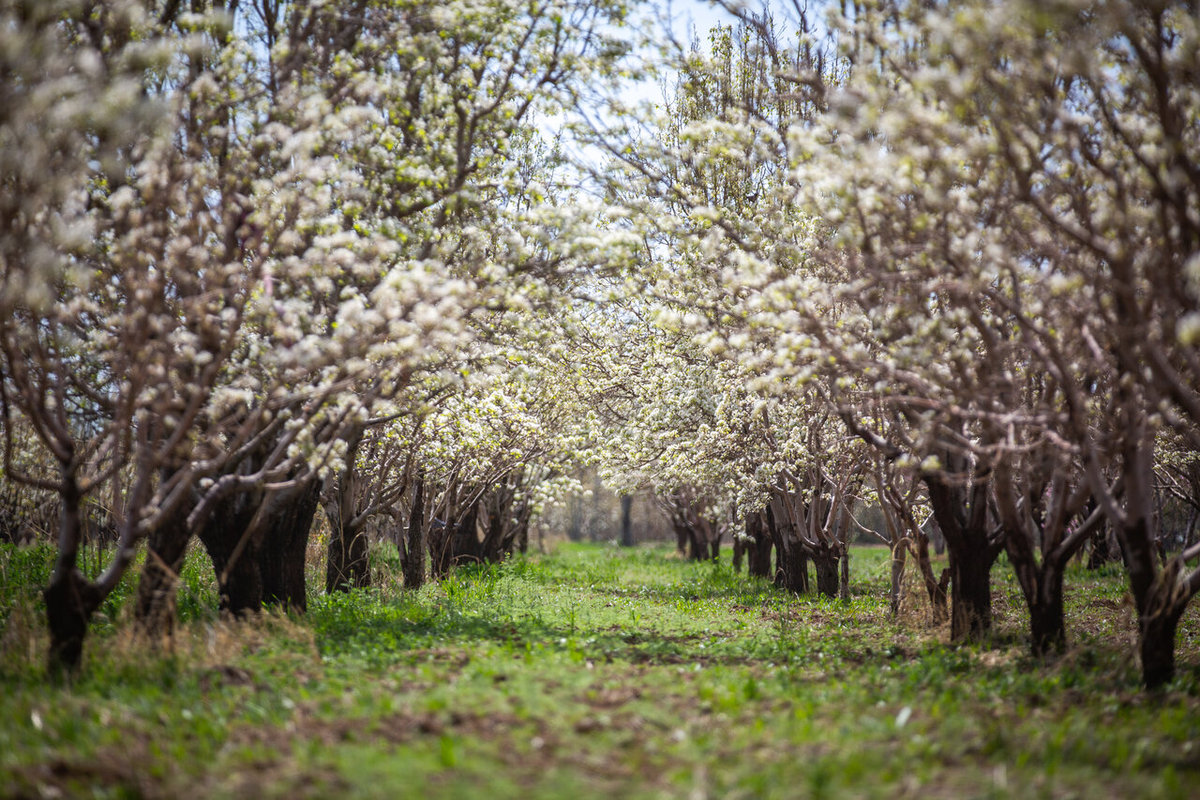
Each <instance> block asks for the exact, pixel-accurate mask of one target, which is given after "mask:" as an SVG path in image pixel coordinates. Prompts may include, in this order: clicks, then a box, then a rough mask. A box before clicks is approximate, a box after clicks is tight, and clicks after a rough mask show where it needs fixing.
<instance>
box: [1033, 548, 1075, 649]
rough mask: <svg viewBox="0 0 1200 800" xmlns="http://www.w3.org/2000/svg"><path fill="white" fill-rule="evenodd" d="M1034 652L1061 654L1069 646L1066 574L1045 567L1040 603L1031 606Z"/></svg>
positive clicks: (1038, 599) (1039, 592)
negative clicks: (1066, 617) (1064, 586)
mask: <svg viewBox="0 0 1200 800" xmlns="http://www.w3.org/2000/svg"><path fill="white" fill-rule="evenodd" d="M1027 605H1029V630H1030V635H1031V638H1032V641H1031V649H1032V651H1033V654H1034V655H1035V656H1044V655H1049V654H1051V653H1061V652H1062V651H1063V650H1065V649H1066V647H1067V628H1066V623H1065V621H1064V619H1063V574H1062V570H1060V569H1057V568H1053V567H1052V568H1047V567H1045V566H1043V568H1042V570H1041V576H1040V580H1039V581H1038V593H1037V602H1035V603H1032V604H1029V603H1028V602H1027Z"/></svg>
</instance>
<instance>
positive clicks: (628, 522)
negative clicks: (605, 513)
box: [621, 494, 633, 547]
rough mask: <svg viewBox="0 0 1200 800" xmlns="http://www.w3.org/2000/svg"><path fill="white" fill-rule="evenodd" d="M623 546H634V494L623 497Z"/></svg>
mask: <svg viewBox="0 0 1200 800" xmlns="http://www.w3.org/2000/svg"><path fill="white" fill-rule="evenodd" d="M621 547H633V495H631V494H627V495H623V496H622V497H621Z"/></svg>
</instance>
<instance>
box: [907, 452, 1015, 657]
mask: <svg viewBox="0 0 1200 800" xmlns="http://www.w3.org/2000/svg"><path fill="white" fill-rule="evenodd" d="M946 460H947V463H950V462H951V461H952V460H953V457H952V456H950V457H947V459H946ZM962 471H963V470H962V469H960V470H959V472H962ZM923 480H924V481H925V486H926V489H927V490H928V494H929V502H930V506H931V507H932V509H933V514H934V521H935V522H936V523H937V527H938V529H939V530H940V531H941V532H942V536H943V538H944V539H945V540H946V549H947V551H948V552H949V555H950V600H951V608H950V640H951V641H953V642H962V641H978V640H980V639H982V638H983V637H984V636H986V635H987V633H988V632H989V631H991V629H992V588H991V571H992V564H993V563H994V562H995V560H996V556H997V555H999V552H1000V550H999V548H998V547H997V546H995V545H993V544H992V543H991V542H990V541H989V539H988V529H987V489H988V481H987V479H986V476H984V475H981V474H976V475H974V476H972V479H971V481H970V483H969V484H968V485H966V486H963V485H959V484H957V483H953V482H951V481H949V480H947V479H946V478H945V477H943V476H942V475H941V474H940V473H939V474H929V475H925V476H923Z"/></svg>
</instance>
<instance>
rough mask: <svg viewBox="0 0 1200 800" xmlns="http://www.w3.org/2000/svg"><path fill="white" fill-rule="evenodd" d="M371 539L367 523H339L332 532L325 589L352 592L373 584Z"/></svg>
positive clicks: (330, 592)
mask: <svg viewBox="0 0 1200 800" xmlns="http://www.w3.org/2000/svg"><path fill="white" fill-rule="evenodd" d="M368 544H369V541H368V538H367V532H366V528H365V526H362V525H350V524H349V523H347V524H343V525H338V526H337V527H336V528H335V529H334V530H333V531H331V532H330V535H329V550H328V558H327V560H326V562H325V592H326V594H332V593H333V592H348V591H350V590H351V589H361V588H363V587H366V586H370V585H371V562H370V558H369V554H368V551H369V547H368Z"/></svg>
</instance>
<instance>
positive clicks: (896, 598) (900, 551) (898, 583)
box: [888, 539, 908, 617]
mask: <svg viewBox="0 0 1200 800" xmlns="http://www.w3.org/2000/svg"><path fill="white" fill-rule="evenodd" d="M907 561H908V542H907V541H905V540H904V539H901V540H899V541H897V542H895V543H894V544H893V545H892V558H891V567H892V570H891V572H892V583H891V587H890V588H889V589H888V613H890V614H891V615H892V616H893V617H898V616H900V603H901V601H903V599H904V566H905V563H906V562H907Z"/></svg>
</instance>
